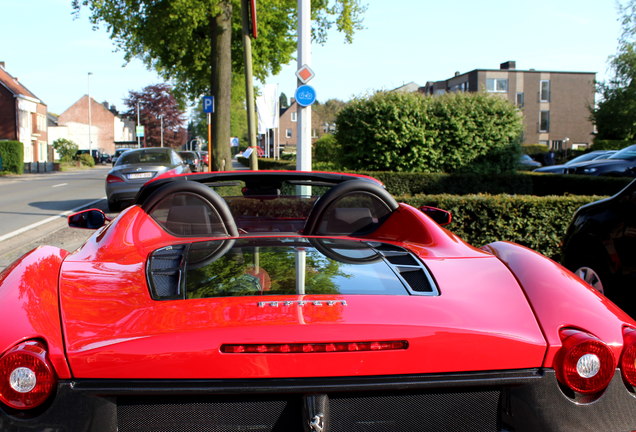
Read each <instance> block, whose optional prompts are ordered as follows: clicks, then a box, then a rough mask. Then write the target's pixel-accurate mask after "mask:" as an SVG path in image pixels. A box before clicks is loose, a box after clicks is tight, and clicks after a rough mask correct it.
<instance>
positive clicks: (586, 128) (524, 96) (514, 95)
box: [420, 61, 596, 150]
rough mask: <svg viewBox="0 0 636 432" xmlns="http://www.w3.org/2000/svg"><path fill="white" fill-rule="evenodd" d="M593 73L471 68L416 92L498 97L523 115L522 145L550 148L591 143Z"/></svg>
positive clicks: (509, 63)
mask: <svg viewBox="0 0 636 432" xmlns="http://www.w3.org/2000/svg"><path fill="white" fill-rule="evenodd" d="M595 79H596V73H593V72H556V71H538V70H534V69H529V70H518V69H516V64H515V62H514V61H507V62H505V63H502V64H501V65H500V68H499V69H475V70H472V71H470V72H466V73H463V74H461V73H459V72H457V73H455V76H454V77H452V78H449V79H446V80H443V81H434V82H430V81H429V82H427V83H426V85H425V86H424V87H423V88H420V91H423V92H424V93H426V94H430V95H436V94H442V93H446V92H457V91H467V92H477V91H486V92H488V93H493V94H496V95H499V96H501V97H503V98H505V99H507V100H508V101H510V102H511V103H513V104H514V105H515V106H517V107H518V108H519V110H520V111H521V112H522V113H523V117H524V135H523V141H522V143H523V144H546V145H548V146H549V148H551V149H553V150H561V149H571V148H587V147H589V146H590V145H591V144H592V139H593V132H594V125H593V123H592V120H591V119H590V108H591V107H593V106H594V93H595V85H594V84H595Z"/></svg>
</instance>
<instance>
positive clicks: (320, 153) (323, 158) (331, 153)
mask: <svg viewBox="0 0 636 432" xmlns="http://www.w3.org/2000/svg"><path fill="white" fill-rule="evenodd" d="M313 148H314V158H313V159H314V161H316V162H331V163H337V161H336V160H335V159H336V158H337V156H338V155H339V154H340V146H339V145H338V141H337V140H336V137H335V136H333V135H332V134H325V135H323V136H321V137H320V138H319V139H318V140H316V142H315V143H314V146H313Z"/></svg>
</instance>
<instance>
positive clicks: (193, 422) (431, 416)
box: [117, 390, 500, 432]
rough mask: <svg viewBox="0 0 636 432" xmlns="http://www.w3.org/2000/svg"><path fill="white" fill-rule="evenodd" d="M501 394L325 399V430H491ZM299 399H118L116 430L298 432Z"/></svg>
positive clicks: (407, 394)
mask: <svg viewBox="0 0 636 432" xmlns="http://www.w3.org/2000/svg"><path fill="white" fill-rule="evenodd" d="M499 396H500V392H499V391H497V390H492V391H466V392H461V391H454V392H449V391H439V392H424V391H421V392H383V393H375V392H373V393H340V394H330V395H329V422H328V429H327V430H328V431H329V432H376V431H378V432H379V431H382V432H394V431H395V432H398V431H399V432H423V431H430V432H438V431H440V432H441V431H453V432H462V431H466V432H495V431H498V430H499V429H498V407H499ZM308 421H309V419H305V418H303V396H302V395H288V396H284V397H278V398H274V397H271V398H270V397H265V396H263V397H245V398H239V397H173V398H166V397H144V398H139V397H136V398H125V399H122V398H120V399H119V400H118V419H117V422H118V427H119V429H118V430H119V431H120V432H128V431H135V432H150V431H152V432H164V431H165V432H182V431H183V432H186V431H187V432H191V431H197V432H231V431H257V432H260V431H285V432H293V431H298V432H302V431H303V430H304V429H303V424H304V423H307V422H308Z"/></svg>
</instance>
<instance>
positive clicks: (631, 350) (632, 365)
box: [620, 328, 636, 386]
mask: <svg viewBox="0 0 636 432" xmlns="http://www.w3.org/2000/svg"><path fill="white" fill-rule="evenodd" d="M620 364H621V373H622V375H623V379H624V380H625V381H627V382H628V383H629V384H630V385H633V386H636V330H634V329H633V328H625V330H623V353H622V354H621V361H620Z"/></svg>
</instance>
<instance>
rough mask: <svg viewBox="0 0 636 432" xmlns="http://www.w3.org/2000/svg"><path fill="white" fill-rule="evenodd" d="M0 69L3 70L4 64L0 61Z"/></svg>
mask: <svg viewBox="0 0 636 432" xmlns="http://www.w3.org/2000/svg"><path fill="white" fill-rule="evenodd" d="M0 68H2V69H4V62H3V61H0Z"/></svg>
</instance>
